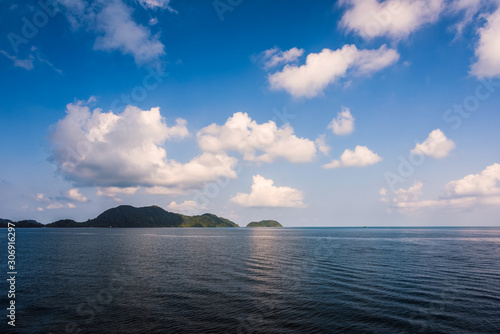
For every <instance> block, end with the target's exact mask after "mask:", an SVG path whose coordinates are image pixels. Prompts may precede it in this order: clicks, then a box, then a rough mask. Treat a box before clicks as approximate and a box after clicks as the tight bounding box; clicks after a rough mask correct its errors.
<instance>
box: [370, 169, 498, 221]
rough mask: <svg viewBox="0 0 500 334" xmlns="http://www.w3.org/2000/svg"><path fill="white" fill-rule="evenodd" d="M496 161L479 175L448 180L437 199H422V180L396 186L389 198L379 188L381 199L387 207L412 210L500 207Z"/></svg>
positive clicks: (383, 190) (385, 190) (385, 191)
mask: <svg viewBox="0 0 500 334" xmlns="http://www.w3.org/2000/svg"><path fill="white" fill-rule="evenodd" d="M499 181H500V164H498V163H495V164H493V165H491V166H488V167H486V168H485V169H484V170H483V171H482V172H481V173H479V174H470V175H467V176H465V177H464V178H462V179H460V180H454V181H450V182H449V183H448V184H447V185H446V187H445V195H444V196H442V197H441V198H439V199H432V200H422V199H420V197H421V196H422V188H423V183H422V182H420V181H415V182H414V183H413V185H412V186H411V187H410V188H408V189H404V188H401V189H398V190H396V191H394V193H393V194H392V199H389V194H388V191H387V189H385V188H382V189H381V190H380V196H381V201H382V202H389V203H390V207H392V208H396V209H399V210H402V211H403V212H413V211H416V210H418V209H422V208H445V209H446V208H447V209H465V208H471V207H475V206H478V205H493V206H500V186H499V185H498V183H499Z"/></svg>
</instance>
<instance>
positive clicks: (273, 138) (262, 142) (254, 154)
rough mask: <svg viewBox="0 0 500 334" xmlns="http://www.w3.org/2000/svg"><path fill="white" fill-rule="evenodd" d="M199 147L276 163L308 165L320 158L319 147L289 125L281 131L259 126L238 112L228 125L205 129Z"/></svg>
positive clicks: (213, 152)
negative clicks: (275, 161) (315, 158)
mask: <svg viewBox="0 0 500 334" xmlns="http://www.w3.org/2000/svg"><path fill="white" fill-rule="evenodd" d="M197 137H198V144H199V146H200V148H201V149H202V150H203V151H204V152H209V153H212V154H225V152H228V151H235V152H239V153H240V154H242V155H243V159H244V160H248V161H257V162H272V161H274V160H276V159H278V158H283V159H286V160H288V161H290V162H308V161H311V160H312V159H313V158H314V157H315V156H316V146H315V144H314V142H313V141H311V140H309V139H307V138H298V137H297V136H295V134H294V131H293V128H292V127H291V126H290V125H289V124H285V125H284V126H282V127H280V128H278V127H277V126H276V123H275V122H273V121H269V122H267V123H263V124H258V123H257V122H256V121H254V120H252V119H251V118H250V117H249V116H248V114H247V113H242V112H237V113H235V114H234V115H233V116H231V117H229V118H228V119H227V121H226V123H225V124H223V125H217V124H211V125H209V126H207V127H205V128H203V129H201V130H200V131H199V132H198V134H197Z"/></svg>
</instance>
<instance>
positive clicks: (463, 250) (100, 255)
mask: <svg viewBox="0 0 500 334" xmlns="http://www.w3.org/2000/svg"><path fill="white" fill-rule="evenodd" d="M16 232H17V234H16V239H17V240H16V244H17V253H16V255H17V270H18V275H17V280H16V306H17V307H16V327H15V330H12V328H10V326H7V324H6V323H7V319H6V316H5V315H6V314H7V311H6V310H5V308H6V307H7V303H8V299H7V295H6V291H7V290H8V287H7V284H6V283H5V280H2V284H3V285H1V286H0V288H1V296H0V302H1V305H2V307H1V309H3V310H4V311H3V313H4V314H3V315H2V319H3V320H2V323H1V324H0V332H1V333H40V334H42V333H43V334H47V333H57V334H61V333H99V334H102V333H120V334H125V333H500V229H495V228H478V229H471V228H469V229H459V228H430V229H425V228H415V229H412V228H408V229H403V228H394V229H391V228H366V229H362V228H281V229H250V228H239V229H236V228H235V229H230V228H228V229H221V228H217V229H215V228H214V229H202V228H175V229H174V228H163V229H158V228H157V229H18V230H17V231H16ZM1 233H2V235H1V240H2V243H1V245H2V246H1V247H2V249H1V250H0V256H1V258H2V262H0V263H2V268H4V272H5V273H6V272H7V268H6V266H7V263H6V262H7V251H6V248H7V246H6V244H7V243H6V234H7V233H6V231H5V229H4V230H3V232H1ZM5 273H4V274H5Z"/></svg>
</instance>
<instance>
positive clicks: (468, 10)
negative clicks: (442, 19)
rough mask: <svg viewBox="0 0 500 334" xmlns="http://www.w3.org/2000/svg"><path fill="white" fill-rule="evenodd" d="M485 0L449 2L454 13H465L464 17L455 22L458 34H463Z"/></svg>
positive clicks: (450, 9) (449, 7)
mask: <svg viewBox="0 0 500 334" xmlns="http://www.w3.org/2000/svg"><path fill="white" fill-rule="evenodd" d="M484 2H485V1H484V0H456V1H450V2H449V3H448V10H449V11H450V12H451V13H452V14H455V15H457V14H461V13H463V18H462V19H461V20H460V21H459V22H458V23H456V24H455V28H456V30H457V33H458V35H460V34H462V32H463V29H464V28H465V27H466V26H467V25H468V24H470V23H471V22H472V21H473V19H474V16H475V15H476V14H477V13H478V12H479V10H480V9H481V7H482V5H483V3H484ZM486 2H487V1H486Z"/></svg>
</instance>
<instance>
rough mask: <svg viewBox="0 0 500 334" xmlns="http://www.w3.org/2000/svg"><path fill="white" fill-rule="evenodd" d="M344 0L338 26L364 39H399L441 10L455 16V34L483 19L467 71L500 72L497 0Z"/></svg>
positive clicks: (499, 9)
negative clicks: (474, 58) (472, 61)
mask: <svg viewBox="0 0 500 334" xmlns="http://www.w3.org/2000/svg"><path fill="white" fill-rule="evenodd" d="M344 3H345V5H346V7H347V10H346V11H345V13H344V15H343V16H342V19H341V21H340V26H341V27H343V28H345V29H346V30H347V31H353V32H355V33H356V34H358V35H359V36H361V37H363V38H364V39H372V38H374V37H380V36H384V37H388V38H390V39H392V40H394V41H399V40H402V39H405V38H408V36H409V35H410V34H411V33H413V32H415V31H417V30H418V29H421V28H422V27H423V26H425V25H427V24H432V23H435V22H436V21H437V20H438V19H439V17H440V16H441V14H443V13H446V14H448V15H449V16H451V17H452V18H457V17H458V22H457V23H455V24H453V28H454V29H456V31H457V32H458V34H461V33H462V31H463V29H464V27H465V26H467V25H469V24H470V23H472V22H475V21H476V22H477V24H478V25H479V24H483V22H482V21H483V19H485V20H486V23H485V24H484V25H483V26H482V27H480V28H478V29H477V34H478V36H479V42H478V43H477V45H476V48H475V55H476V58H477V59H476V61H475V63H473V64H472V66H471V69H470V73H471V74H472V75H474V76H476V77H478V78H483V77H497V76H500V51H499V48H498V45H499V43H500V7H499V5H500V3H499V2H498V1H496V0H461V1H444V0H385V1H380V0H345V1H344ZM492 9H493V10H492Z"/></svg>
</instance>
